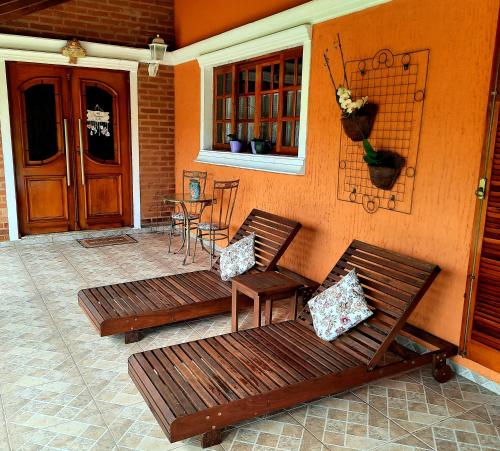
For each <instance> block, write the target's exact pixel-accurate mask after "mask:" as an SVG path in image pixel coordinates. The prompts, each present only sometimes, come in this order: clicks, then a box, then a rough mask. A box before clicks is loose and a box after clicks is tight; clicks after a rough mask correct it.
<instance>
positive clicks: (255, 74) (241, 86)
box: [213, 47, 302, 156]
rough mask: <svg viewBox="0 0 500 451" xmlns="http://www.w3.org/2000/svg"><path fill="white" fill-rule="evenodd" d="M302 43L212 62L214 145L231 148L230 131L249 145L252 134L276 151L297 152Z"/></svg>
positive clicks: (248, 149)
mask: <svg viewBox="0 0 500 451" xmlns="http://www.w3.org/2000/svg"><path fill="white" fill-rule="evenodd" d="M301 85H302V47H298V48H294V49H290V50H285V51H282V52H278V53H273V54H271V55H266V56H265V57H259V58H254V59H252V60H247V61H242V62H238V63H234V64H228V65H225V66H220V67H216V68H214V122H213V149H214V150H229V137H228V135H229V134H234V135H236V136H237V137H238V139H239V140H240V141H242V142H243V143H244V148H245V151H246V152H250V151H251V145H250V142H251V141H252V140H253V139H256V138H257V139H263V140H265V141H268V142H270V143H271V146H272V152H271V153H273V154H275V155H291V156H296V155H297V154H298V143H299V129H300V102H301V92H302V87H301Z"/></svg>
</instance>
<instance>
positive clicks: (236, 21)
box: [174, 0, 308, 48]
mask: <svg viewBox="0 0 500 451" xmlns="http://www.w3.org/2000/svg"><path fill="white" fill-rule="evenodd" d="M307 1H308V0H271V1H270V0H245V1H242V0H240V1H236V2H235V1H227V0H175V3H174V11H175V19H174V20H175V42H176V45H177V48H179V47H184V46H186V45H189V44H192V43H193V42H197V41H201V40H202V39H206V38H209V37H210V36H214V35H216V34H219V33H222V32H224V31H227V30H230V29H232V28H236V27H239V26H241V25H245V24H247V23H249V22H254V21H256V20H258V19H262V18H263V17H267V16H270V15H272V14H276V13H279V12H281V11H284V10H285V9H288V8H293V7H294V6H297V5H300V4H302V3H306V2H307Z"/></svg>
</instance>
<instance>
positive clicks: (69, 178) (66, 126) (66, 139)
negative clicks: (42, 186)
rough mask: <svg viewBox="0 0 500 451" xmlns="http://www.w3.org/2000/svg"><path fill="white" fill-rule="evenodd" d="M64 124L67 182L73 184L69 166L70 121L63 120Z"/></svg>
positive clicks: (69, 184)
mask: <svg viewBox="0 0 500 451" xmlns="http://www.w3.org/2000/svg"><path fill="white" fill-rule="evenodd" d="M63 124H64V153H65V154H66V184H67V185H68V186H71V172H70V168H69V154H68V121H67V120H66V119H64V120H63Z"/></svg>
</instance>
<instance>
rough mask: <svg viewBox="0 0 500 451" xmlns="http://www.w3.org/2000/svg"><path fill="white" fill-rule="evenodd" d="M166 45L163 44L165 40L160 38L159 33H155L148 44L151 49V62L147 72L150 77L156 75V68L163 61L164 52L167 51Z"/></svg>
mask: <svg viewBox="0 0 500 451" xmlns="http://www.w3.org/2000/svg"><path fill="white" fill-rule="evenodd" d="M167 47H168V45H167V44H165V41H164V40H163V39H162V38H161V36H160V35H159V34H157V35H156V38H154V39H153V40H152V41H151V44H149V50H150V51H151V62H150V63H149V67H148V73H149V76H150V77H156V74H157V73H158V68H159V67H160V63H161V62H162V61H163V57H164V56H165V52H166V51H167Z"/></svg>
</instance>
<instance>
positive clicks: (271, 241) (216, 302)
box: [78, 210, 301, 343]
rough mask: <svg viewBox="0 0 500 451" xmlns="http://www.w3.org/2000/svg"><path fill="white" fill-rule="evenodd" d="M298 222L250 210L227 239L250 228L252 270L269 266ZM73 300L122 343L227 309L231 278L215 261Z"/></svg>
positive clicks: (83, 294) (82, 294)
mask: <svg viewBox="0 0 500 451" xmlns="http://www.w3.org/2000/svg"><path fill="white" fill-rule="evenodd" d="M300 227H301V225H300V224H299V223H298V222H296V221H291V220H289V219H286V218H283V217H281V216H276V215H273V214H271V213H266V212H264V211H261V210H252V212H251V213H250V214H249V215H248V217H247V218H246V219H245V222H244V223H243V224H242V226H241V227H240V228H239V230H238V231H237V232H236V234H235V235H234V237H233V239H232V241H231V242H235V241H237V240H239V239H241V238H243V237H244V236H246V235H248V234H249V233H251V232H255V234H256V241H255V259H256V265H255V267H254V268H253V269H252V271H271V270H273V269H275V267H276V263H277V262H278V260H279V259H280V257H281V256H282V254H283V252H285V250H286V248H287V247H288V245H289V244H290V242H291V241H292V240H293V238H294V237H295V235H296V234H297V232H298V231H299V229H300ZM78 303H79V305H80V307H81V308H82V309H83V311H84V312H85V314H86V315H87V316H88V317H89V319H90V321H91V323H92V324H93V326H94V327H95V328H96V329H97V331H98V332H99V334H100V335H101V337H103V336H106V335H114V334H119V333H124V334H125V343H132V342H135V341H138V340H139V339H140V335H139V331H140V330H141V329H147V328H150V327H157V326H162V325H165V324H169V323H174V322H177V321H183V320H190V319H194V318H201V317H203V316H208V315H214V314H217V313H223V312H229V311H230V310H231V282H224V281H222V280H221V278H220V274H219V262H218V260H217V261H215V262H214V264H213V266H212V268H211V269H209V270H205V271H194V272H188V273H183V274H175V275H171V276H165V277H157V278H154V279H146V280H137V281H135V282H125V283H118V284H114V285H107V286H103V287H96V288H87V289H84V290H81V291H80V292H79V293H78Z"/></svg>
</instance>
